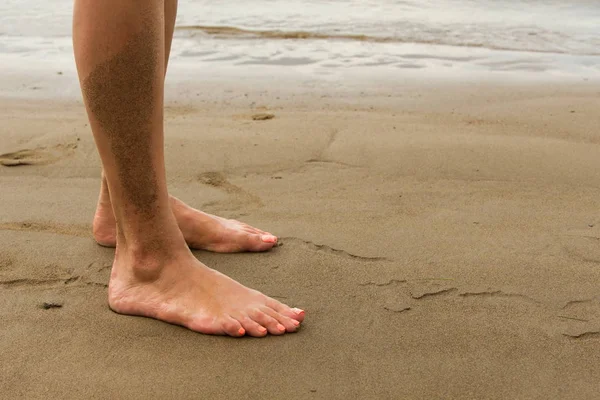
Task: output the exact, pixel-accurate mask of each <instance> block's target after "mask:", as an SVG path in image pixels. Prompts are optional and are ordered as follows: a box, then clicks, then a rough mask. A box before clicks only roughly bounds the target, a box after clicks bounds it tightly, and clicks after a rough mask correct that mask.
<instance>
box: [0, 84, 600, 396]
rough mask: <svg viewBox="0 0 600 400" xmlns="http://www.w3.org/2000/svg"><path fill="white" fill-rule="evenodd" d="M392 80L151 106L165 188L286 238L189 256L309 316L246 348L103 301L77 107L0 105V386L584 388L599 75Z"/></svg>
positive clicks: (466, 391) (593, 335)
mask: <svg viewBox="0 0 600 400" xmlns="http://www.w3.org/2000/svg"><path fill="white" fill-rule="evenodd" d="M234 85H235V84H232V87H234ZM392 86H393V85H391V86H390V87H389V88H387V89H385V88H383V89H382V88H380V89H378V90H376V91H375V90H372V91H361V92H344V91H343V90H341V89H339V90H337V91H328V92H319V91H318V90H314V91H312V92H311V91H308V90H305V91H303V93H302V94H299V93H300V92H298V94H294V91H293V90H290V91H288V93H287V94H282V93H279V92H278V93H275V92H274V91H273V90H270V89H269V88H268V87H267V88H264V87H263V88H254V89H252V88H250V89H244V92H243V93H240V92H237V91H235V90H232V89H227V90H225V89H220V90H217V89H215V88H214V87H212V88H207V90H198V94H197V95H196V93H193V91H192V90H187V91H186V92H185V93H182V94H181V96H180V97H179V98H176V97H172V99H171V101H170V103H169V104H168V105H167V109H166V157H167V164H168V175H169V185H170V191H171V193H172V194H174V195H176V196H178V197H180V198H181V199H183V200H184V201H186V202H188V203H190V204H192V205H194V206H196V207H198V208H201V209H203V210H205V211H208V212H211V213H216V214H219V215H222V216H226V217H234V218H239V219H241V220H243V221H245V222H248V223H251V224H255V225H257V226H259V227H261V228H263V229H266V230H269V231H272V232H274V233H276V234H277V235H279V236H280V237H281V238H282V239H281V242H282V246H279V247H277V248H276V249H274V250H273V251H271V252H268V253H264V254H236V255H219V254H212V253H207V252H195V255H196V256H197V257H198V258H199V259H200V260H202V261H203V262H205V263H206V264H208V265H210V266H212V267H214V268H216V269H218V270H219V271H221V272H223V273H226V274H228V275H230V276H232V277H233V278H235V279H238V280H239V281H241V282H242V283H244V284H246V285H249V286H251V287H254V288H257V289H259V290H261V291H263V292H265V293H266V294H268V295H270V296H273V297H276V298H278V299H281V300H282V301H284V302H287V303H289V304H290V305H293V306H298V307H302V308H304V309H306V310H307V319H306V322H305V323H304V325H303V327H302V330H301V331H300V332H299V333H296V334H290V335H286V336H285V337H268V338H266V339H251V338H245V339H241V340H236V339H229V338H223V337H211V336H204V335H200V334H196V333H193V332H190V331H187V330H185V329H183V328H181V327H177V326H172V325H167V324H164V323H161V322H158V321H154V320H150V319H145V318H134V317H124V316H120V315H117V314H115V313H113V312H111V311H110V310H109V309H108V307H107V304H106V291H107V289H106V285H107V283H108V276H109V273H110V266H111V260H112V257H113V250H111V249H107V248H102V247H100V246H98V245H96V244H95V243H94V242H93V240H92V238H91V233H90V231H91V217H92V214H93V212H94V207H95V201H96V197H97V191H98V187H99V174H100V164H99V158H98V156H97V154H96V150H95V147H94V144H93V140H92V136H91V134H90V132H89V127H88V126H87V121H86V117H85V114H84V111H83V108H82V106H81V104H80V103H77V102H56V101H54V102H51V101H36V100H28V101H25V100H22V99H21V100H7V99H5V100H0V104H1V108H0V118H1V120H2V125H1V126H0V135H1V137H2V138H3V140H2V142H1V143H0V164H1V165H0V188H1V193H2V194H1V196H0V243H1V246H0V291H1V295H0V304H1V307H0V320H1V321H2V329H1V330H0V347H1V348H2V351H1V352H0V371H1V373H0V392H1V393H2V397H4V396H6V397H7V398H28V399H35V398H40V399H41V398H45V399H47V398H140V399H142V398H143V399H147V398H162V399H164V398H189V399H198V398H215V399H221V398H223V399H224V398H238V399H245V398H248V399H254V398H287V399H296V398H297V399H305V398H322V399H343V398H361V399H362V398H373V399H397V398H402V399H432V398H455V399H463V398H464V399H484V398H485V399H507V398H514V399H549V398H560V399H591V398H596V397H597V396H598V393H599V392H600V290H599V287H600V155H599V150H600V136H598V127H599V126H600V114H598V109H599V107H600V100H599V97H598V96H599V93H600V86H598V85H597V84H593V85H592V84H587V85H583V84H581V85H568V86H567V85H555V84H547V85H536V86H526V85H524V84H516V83H515V84H509V85H494V84H491V83H490V84H482V83H479V84H475V83H472V84H464V85H459V84H455V85H451V84H447V85H423V86H415V85H413V86H403V87H397V86H396V87H392ZM188 89H189V88H188ZM200 89H202V88H200ZM261 114H262V115H269V114H272V116H274V117H272V118H271V117H270V118H262V117H258V118H257V117H255V116H256V115H261Z"/></svg>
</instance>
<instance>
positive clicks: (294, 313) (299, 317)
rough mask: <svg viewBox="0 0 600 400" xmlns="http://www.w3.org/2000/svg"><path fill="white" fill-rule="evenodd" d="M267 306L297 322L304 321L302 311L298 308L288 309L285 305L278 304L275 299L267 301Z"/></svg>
mask: <svg viewBox="0 0 600 400" xmlns="http://www.w3.org/2000/svg"><path fill="white" fill-rule="evenodd" d="M267 306H268V307H270V308H272V309H273V310H275V311H277V312H278V313H279V314H282V315H284V316H286V317H288V318H291V319H295V320H296V321H298V322H302V321H304V315H305V312H304V310H301V309H299V308H290V307H288V306H287V305H285V304H283V303H280V302H279V301H277V300H275V299H269V301H268V302H267Z"/></svg>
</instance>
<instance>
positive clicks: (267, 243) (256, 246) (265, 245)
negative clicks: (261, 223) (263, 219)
mask: <svg viewBox="0 0 600 400" xmlns="http://www.w3.org/2000/svg"><path fill="white" fill-rule="evenodd" d="M243 242H244V243H243V244H242V247H243V249H244V250H247V251H267V250H269V249H272V248H273V247H274V246H275V245H277V237H276V236H273V235H266V234H260V233H248V232H246V234H245V235H244V239H243Z"/></svg>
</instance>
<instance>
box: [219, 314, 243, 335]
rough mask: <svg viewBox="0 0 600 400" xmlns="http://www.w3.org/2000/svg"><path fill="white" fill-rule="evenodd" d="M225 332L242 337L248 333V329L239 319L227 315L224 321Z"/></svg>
mask: <svg viewBox="0 0 600 400" xmlns="http://www.w3.org/2000/svg"><path fill="white" fill-rule="evenodd" d="M221 326H222V329H223V333H224V334H226V335H229V336H233V337H241V336H244V335H245V334H246V329H244V327H243V326H242V324H240V322H239V321H237V320H235V319H233V318H232V317H226V318H224V319H223V322H222V325H221Z"/></svg>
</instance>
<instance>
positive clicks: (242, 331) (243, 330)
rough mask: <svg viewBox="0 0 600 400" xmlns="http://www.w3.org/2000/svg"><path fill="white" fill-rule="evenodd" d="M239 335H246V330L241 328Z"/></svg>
mask: <svg viewBox="0 0 600 400" xmlns="http://www.w3.org/2000/svg"><path fill="white" fill-rule="evenodd" d="M238 333H239V334H240V335H242V336H243V335H244V334H245V333H246V330H245V329H244V328H240V330H239V331H238Z"/></svg>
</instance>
